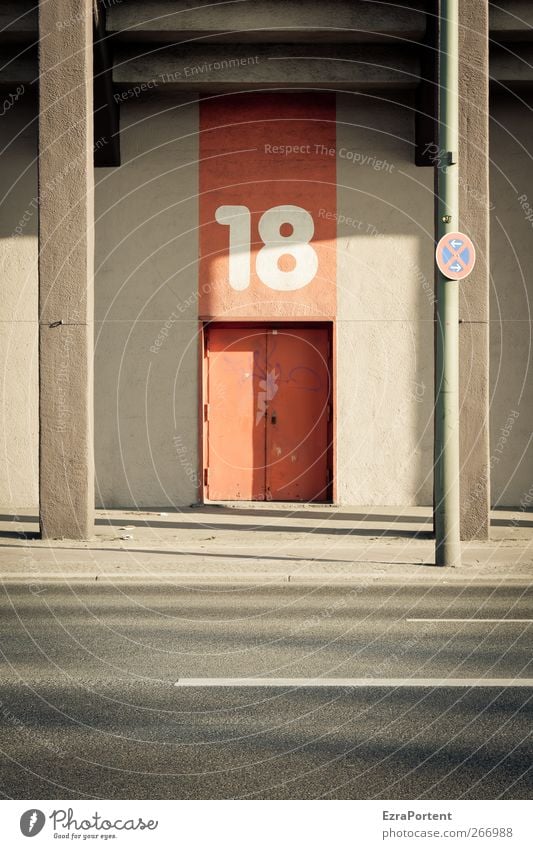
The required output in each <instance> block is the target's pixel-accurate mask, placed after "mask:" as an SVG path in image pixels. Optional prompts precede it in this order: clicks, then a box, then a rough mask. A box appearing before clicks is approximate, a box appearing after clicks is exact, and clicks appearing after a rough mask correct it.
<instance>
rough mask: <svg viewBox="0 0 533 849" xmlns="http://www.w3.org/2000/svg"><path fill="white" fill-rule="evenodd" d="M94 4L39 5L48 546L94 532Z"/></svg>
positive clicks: (43, 468)
mask: <svg viewBox="0 0 533 849" xmlns="http://www.w3.org/2000/svg"><path fill="white" fill-rule="evenodd" d="M92 32H93V19H92V0H54V2H53V3H51V2H49V0H42V2H41V3H40V6H39V33H40V51H39V61H40V68H39V70H40V86H39V89H40V93H39V110H40V112H39V372H40V374H39V419H40V433H39V458H40V459H39V466H40V483H39V494H40V523H41V533H42V536H43V537H44V538H48V539H50V538H60V537H67V538H70V539H85V538H87V537H89V536H91V534H92V532H93V511H94V463H93V421H92V420H93V372H92V364H93V344H94V343H93V261H94V260H93V254H94V244H93V232H94V208H93V187H94V184H93V149H92V148H93V95H92V88H93V79H92V78H93V68H92V51H93V44H92Z"/></svg>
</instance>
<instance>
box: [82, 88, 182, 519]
mask: <svg viewBox="0 0 533 849" xmlns="http://www.w3.org/2000/svg"><path fill="white" fill-rule="evenodd" d="M197 129H198V114H197V106H196V104H192V105H191V104H190V103H188V102H187V101H183V102H181V101H179V100H178V101H176V100H175V99H173V100H164V99H158V98H156V97H152V98H151V99H150V100H149V101H148V102H142V101H140V100H138V99H137V100H132V101H130V102H125V103H124V104H123V105H122V106H121V147H122V163H123V164H122V165H121V167H120V168H117V169H99V170H98V171H97V173H96V180H97V185H96V190H95V193H96V213H95V214H96V245H97V247H96V263H95V268H96V282H95V302H96V310H95V337H96V338H95V423H96V424H95V440H96V445H95V449H96V500H97V505H105V506H107V507H117V506H128V507H154V506H165V505H169V504H182V505H183V504H190V503H191V502H193V501H195V500H196V474H197V459H196V457H197V404H198V402H197V362H198V352H197V331H198V323H197V319H196V316H197V306H196V304H197V299H196V292H197V267H196V261H197V257H198V244H197V240H198V234H197V229H196V222H197V217H198V213H197V191H198V166H197V146H198V137H197Z"/></svg>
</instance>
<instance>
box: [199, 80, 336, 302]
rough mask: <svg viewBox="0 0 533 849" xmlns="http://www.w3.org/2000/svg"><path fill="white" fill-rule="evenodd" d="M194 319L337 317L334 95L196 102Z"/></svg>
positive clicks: (280, 96)
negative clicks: (196, 285)
mask: <svg viewBox="0 0 533 849" xmlns="http://www.w3.org/2000/svg"><path fill="white" fill-rule="evenodd" d="M200 132H201V138H200V279H199V286H200V314H201V316H202V317H206V318H207V317H214V316H218V317H224V318H228V319H229V318H236V317H239V316H240V317H262V318H266V317H269V316H285V317H289V316H297V317H302V316H306V317H313V316H315V317H327V316H332V315H334V314H335V276H336V274H335V267H336V250H335V235H336V226H335V220H334V218H331V217H322V216H320V214H319V210H320V209H321V207H322V206H323V205H324V204H325V205H326V206H327V207H328V209H331V210H333V211H335V208H336V200H335V198H336V180H335V170H336V163H335V99H334V97H333V96H332V95H308V94H299V95H297V96H294V95H290V94H286V93H284V94H261V95H258V94H252V95H238V96H235V95H232V96H226V97H221V98H210V99H206V100H202V101H201V103H200Z"/></svg>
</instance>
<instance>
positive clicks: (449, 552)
mask: <svg viewBox="0 0 533 849" xmlns="http://www.w3.org/2000/svg"><path fill="white" fill-rule="evenodd" d="M458 7H459V0H440V13H439V50H438V67H439V72H438V134H439V135H438V148H439V150H438V154H437V160H436V168H437V234H436V235H437V241H438V240H440V239H441V238H442V236H445V235H447V234H448V233H451V232H453V231H454V230H458V229H459V173H458V170H459V166H458V164H457V160H458V151H459V8H458ZM436 321H437V325H436V328H437V344H436V369H435V380H436V401H435V562H436V564H437V566H460V565H461V540H460V500H459V469H460V460H459V283H458V281H457V280H450V279H449V278H447V277H446V276H445V275H444V274H443V273H442V272H441V271H440V270H438V271H437V308H436Z"/></svg>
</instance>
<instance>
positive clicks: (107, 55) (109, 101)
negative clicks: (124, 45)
mask: <svg viewBox="0 0 533 849" xmlns="http://www.w3.org/2000/svg"><path fill="white" fill-rule="evenodd" d="M93 21H94V27H93V38H94V40H93V96H94V167H95V168H109V167H113V166H117V165H120V121H119V106H118V103H116V101H115V100H114V98H113V60H112V55H111V48H110V45H109V36H107V34H106V25H105V5H104V3H103V2H102V0H94V16H93Z"/></svg>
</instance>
